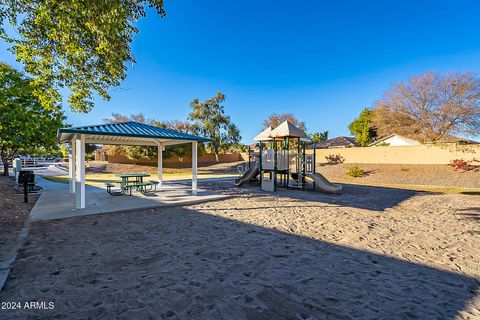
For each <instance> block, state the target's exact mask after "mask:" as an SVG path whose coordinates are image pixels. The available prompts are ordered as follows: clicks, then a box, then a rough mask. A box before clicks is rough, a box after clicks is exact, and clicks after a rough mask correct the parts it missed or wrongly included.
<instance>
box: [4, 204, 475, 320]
mask: <svg viewBox="0 0 480 320" xmlns="http://www.w3.org/2000/svg"><path fill="white" fill-rule="evenodd" d="M479 286H480V283H479V281H478V280H476V279H474V278H472V277H468V276H465V275H462V274H458V273H453V272H449V271H445V270H440V269H435V268H431V267H428V266H424V265H420V264H415V263H411V262H407V261H403V260H399V259H396V258H391V257H387V256H384V255H380V254H376V253H372V252H367V251H364V250H359V249H355V248H352V247H348V246H342V245H337V244H333V243H328V242H324V241H321V240H315V239H311V238H306V237H302V236H298V235H295V234H291V233H285V232H281V231H278V230H275V229H268V228H264V227H261V226H257V225H252V224H248V223H244V222H240V221H237V220H231V219H226V218H223V217H219V216H214V215H209V214H205V213H202V212H199V211H194V210H192V209H188V208H183V207H175V208H173V207H171V208H158V209H155V210H153V209H150V210H144V211H137V212H127V213H116V214H109V215H98V216H85V217H78V218H70V219H64V220H56V221H50V222H41V223H36V224H34V225H33V226H32V227H31V230H30V235H29V237H28V240H27V243H26V245H25V246H24V247H23V249H22V250H21V252H20V253H19V256H18V259H17V261H16V262H15V266H14V269H13V272H12V274H11V275H10V278H9V280H8V281H7V285H6V288H5V290H4V291H3V292H1V293H0V301H38V300H42V301H54V302H55V309H53V310H41V311H39V310H17V311H8V312H4V313H3V314H0V318H3V319H7V318H8V319H12V318H15V317H14V316H17V317H18V318H22V317H25V316H35V318H38V319H42V318H43V319H51V318H55V317H57V318H69V319H87V318H119V319H128V318H130V319H132V318H137V319H140V318H169V317H170V318H179V319H187V318H195V319H330V318H331V319H365V318H369V319H372V318H376V319H387V318H388V319H405V318H418V319H427V320H429V319H454V318H455V317H456V316H458V315H459V312H460V311H462V310H465V309H467V308H468V307H467V305H468V304H469V303H473V302H472V301H473V299H474V298H475V296H476V293H477V292H478V290H479ZM475 307H476V308H478V305H476V306H475Z"/></svg>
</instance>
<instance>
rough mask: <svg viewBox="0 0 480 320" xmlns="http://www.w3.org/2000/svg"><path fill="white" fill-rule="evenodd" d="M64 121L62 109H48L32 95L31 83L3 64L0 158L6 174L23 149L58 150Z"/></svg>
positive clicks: (0, 99)
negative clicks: (58, 131) (59, 129)
mask: <svg viewBox="0 0 480 320" xmlns="http://www.w3.org/2000/svg"><path fill="white" fill-rule="evenodd" d="M64 119H65V117H64V115H63V113H62V111H61V109H60V107H59V106H51V108H50V109H48V110H47V109H45V108H44V107H43V106H42V105H41V103H40V101H39V99H38V98H37V97H36V96H34V95H33V93H32V86H31V80H30V79H29V78H27V77H26V76H24V75H23V74H22V73H21V72H19V71H17V70H15V69H14V68H12V67H10V66H9V65H7V64H5V63H0V158H1V160H2V163H3V165H4V169H3V175H8V166H9V165H10V164H11V162H12V159H13V158H14V157H15V155H16V154H17V152H18V151H19V150H20V149H24V150H27V149H33V148H43V149H45V150H49V149H51V148H56V146H57V140H56V134H57V129H58V128H60V127H62V126H63V120H64Z"/></svg>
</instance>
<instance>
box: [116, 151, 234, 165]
mask: <svg viewBox="0 0 480 320" xmlns="http://www.w3.org/2000/svg"><path fill="white" fill-rule="evenodd" d="M180 160H183V161H180ZM242 160H243V158H242V156H241V155H240V154H239V153H232V154H219V155H218V162H220V163H221V162H236V161H242ZM108 162H110V163H124V164H137V165H146V166H156V165H157V160H132V159H129V158H128V157H127V156H124V155H109V156H108ZM215 163H217V160H216V158H215V155H213V154H202V155H201V156H198V164H199V166H205V165H211V164H215ZM191 164H192V159H191V158H190V157H183V158H182V159H179V158H168V159H165V158H164V159H163V166H164V167H165V168H177V167H189V166H191Z"/></svg>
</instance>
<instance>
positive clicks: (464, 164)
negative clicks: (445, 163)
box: [449, 159, 478, 171]
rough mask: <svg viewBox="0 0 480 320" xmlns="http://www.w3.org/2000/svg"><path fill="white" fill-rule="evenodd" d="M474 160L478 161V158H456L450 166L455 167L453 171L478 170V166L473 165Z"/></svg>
mask: <svg viewBox="0 0 480 320" xmlns="http://www.w3.org/2000/svg"><path fill="white" fill-rule="evenodd" d="M473 162H477V160H475V159H474V160H472V161H465V160H463V159H455V160H452V162H450V164H449V166H450V167H452V168H453V171H458V170H463V171H472V170H475V171H477V170H478V166H476V165H473Z"/></svg>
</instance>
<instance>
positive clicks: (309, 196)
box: [243, 183, 433, 211]
mask: <svg viewBox="0 0 480 320" xmlns="http://www.w3.org/2000/svg"><path fill="white" fill-rule="evenodd" d="M340 184H341V185H342V188H343V192H342V193H341V194H325V193H321V192H319V191H313V190H312V189H313V185H312V184H308V185H307V186H306V188H305V191H301V190H297V189H288V192H285V191H287V189H279V190H278V191H277V192H266V191H260V190H259V188H260V186H259V185H258V184H257V185H250V186H247V187H243V188H245V189H248V190H249V191H252V192H253V194H254V195H255V196H261V195H272V196H275V197H280V198H282V197H285V198H289V199H298V201H299V202H302V201H304V200H307V201H312V202H320V203H322V204H323V205H320V206H319V207H326V206H325V204H329V205H332V206H343V207H350V208H358V209H367V210H376V211H383V210H386V209H388V208H393V207H395V206H397V205H398V204H400V203H402V202H403V201H405V200H408V199H410V198H411V197H414V196H419V195H429V194H430V195H431V194H433V193H432V192H426V191H416V190H405V189H396V188H385V187H372V186H360V185H354V184H347V183H340ZM262 201H264V200H262ZM271 201H272V202H276V201H278V200H275V199H274V198H272V200H271ZM327 206H328V205H327Z"/></svg>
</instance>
